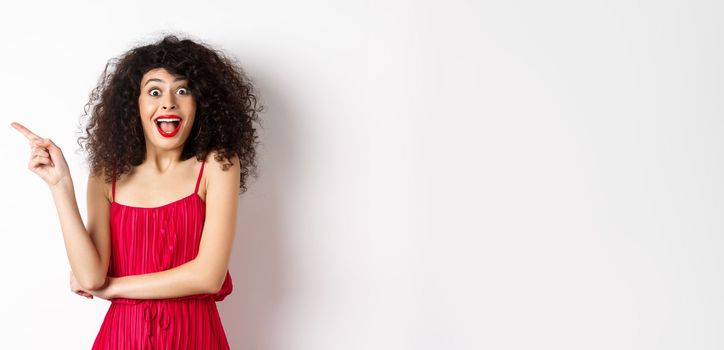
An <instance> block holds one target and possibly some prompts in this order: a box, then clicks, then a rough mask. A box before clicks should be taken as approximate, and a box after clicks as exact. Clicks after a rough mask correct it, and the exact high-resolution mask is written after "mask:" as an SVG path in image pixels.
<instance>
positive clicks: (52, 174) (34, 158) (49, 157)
mask: <svg viewBox="0 0 724 350" xmlns="http://www.w3.org/2000/svg"><path fill="white" fill-rule="evenodd" d="M10 125H12V127H13V128H15V129H16V130H18V131H20V133H22V134H23V135H24V136H25V137H26V138H27V139H28V141H29V142H30V162H29V163H28V169H30V170H31V171H32V172H34V173H36V174H38V176H40V178H42V179H43V181H45V182H46V183H47V184H48V186H49V187H53V186H55V185H57V184H58V183H59V182H60V181H61V180H63V179H64V178H68V179H70V170H69V169H68V163H67V162H66V161H65V157H63V152H62V151H61V150H60V148H59V147H58V146H56V145H55V143H53V141H51V140H50V139H44V138H42V137H40V136H38V135H35V134H34V133H33V132H31V131H30V130H28V128H26V127H24V126H23V125H21V124H20V123H15V122H13V123H11V124H10Z"/></svg>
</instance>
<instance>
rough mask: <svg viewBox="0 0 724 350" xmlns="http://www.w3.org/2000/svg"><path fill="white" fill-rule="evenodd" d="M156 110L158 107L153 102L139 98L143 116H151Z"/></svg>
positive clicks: (144, 117) (139, 107)
mask: <svg viewBox="0 0 724 350" xmlns="http://www.w3.org/2000/svg"><path fill="white" fill-rule="evenodd" d="M155 110H156V107H155V106H154V105H153V103H150V102H148V101H145V100H144V99H139V100H138V112H139V113H140V114H141V118H143V119H148V118H151V117H152V116H153V113H154V111H155Z"/></svg>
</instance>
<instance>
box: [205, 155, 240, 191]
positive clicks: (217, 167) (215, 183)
mask: <svg viewBox="0 0 724 350" xmlns="http://www.w3.org/2000/svg"><path fill="white" fill-rule="evenodd" d="M218 154H219V152H218V151H211V152H209V154H208V155H207V156H206V161H205V163H206V164H205V165H204V174H203V179H202V181H203V182H204V184H205V186H204V187H205V189H206V191H207V192H208V189H209V188H210V187H215V188H220V187H221V188H229V187H231V186H236V187H238V186H239V174H240V173H241V161H240V159H239V156H237V155H234V156H233V157H231V158H223V159H221V160H217V159H216V158H217V156H218Z"/></svg>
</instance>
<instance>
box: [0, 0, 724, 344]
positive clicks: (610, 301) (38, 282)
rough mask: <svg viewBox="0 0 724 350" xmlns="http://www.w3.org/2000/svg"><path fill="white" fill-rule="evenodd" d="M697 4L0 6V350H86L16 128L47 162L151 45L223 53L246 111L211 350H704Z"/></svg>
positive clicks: (91, 331) (708, 222)
mask: <svg viewBox="0 0 724 350" xmlns="http://www.w3.org/2000/svg"><path fill="white" fill-rule="evenodd" d="M723 11H724V5H722V3H721V2H716V1H683V0H675V1H637V2H631V1H561V0H556V1H547V2H539V1H477V2H473V1H467V2H466V1H447V2H442V1H438V2H432V1H417V2H413V1H400V0H388V1H384V2H383V1H355V2H344V1H326V2H324V1H311V2H310V1H306V2H292V1H264V2H254V3H252V2H233V3H232V2H213V1H211V2H191V1H175V2H170V1H169V2H166V1H161V2H141V1H125V2H122V3H114V4H112V5H111V4H102V3H100V2H93V3H91V2H87V3H85V2H80V1H69V2H63V3H47V4H44V3H29V2H26V3H22V4H20V3H16V4H13V5H12V6H10V5H2V7H1V8H0V45H2V46H1V50H2V51H1V52H2V55H0V101H2V112H0V119H1V120H2V125H3V128H0V143H1V146H2V149H3V150H4V151H5V157H4V158H3V160H2V168H3V170H2V181H0V190H1V191H2V199H3V200H2V201H0V220H2V225H3V229H2V234H0V274H1V275H2V288H1V289H0V348H2V349H48V348H53V349H87V348H90V346H91V344H92V343H93V340H94V338H95V335H96V333H97V331H98V329H99V327H100V324H101V322H102V320H103V316H104V315H105V311H106V310H107V308H108V306H109V303H108V302H107V301H104V300H101V299H94V300H87V299H85V298H82V297H80V296H77V295H75V294H73V293H71V291H70V288H69V285H68V271H69V265H68V261H67V257H66V255H65V249H64V245H63V240H62V235H61V232H60V226H59V223H58V219H57V215H56V212H55V208H54V206H53V202H52V198H51V196H50V192H49V191H48V189H47V186H46V185H45V183H43V182H42V180H40V178H38V177H37V176H36V175H35V174H33V173H31V172H30V171H29V170H28V169H27V162H28V157H29V149H28V146H27V142H26V140H25V139H24V138H23V136H22V135H20V134H19V133H17V131H15V130H14V129H13V128H12V127H10V125H9V124H10V122H12V121H17V122H20V123H22V124H24V125H26V126H28V127H29V128H30V129H31V130H33V131H35V132H36V133H38V134H39V135H41V136H44V137H50V138H51V139H53V140H54V141H55V142H56V143H57V144H58V145H59V146H60V147H61V148H62V149H63V151H64V153H65V156H66V158H67V159H68V162H69V165H70V167H71V171H72V174H73V179H74V183H75V189H76V194H77V198H78V203H79V206H80V210H81V213H82V215H83V217H84V219H85V212H86V211H85V206H86V203H85V186H86V180H87V174H88V169H87V164H86V163H85V158H84V155H83V154H82V153H79V152H76V151H77V149H78V145H77V143H76V140H77V137H78V134H77V131H78V122H79V117H80V115H81V114H82V113H83V106H84V104H85V102H86V101H87V97H88V94H89V93H90V90H91V89H92V88H93V87H94V86H95V83H96V81H97V79H98V77H99V76H100V74H101V72H102V70H103V68H104V66H105V63H106V62H107V61H108V59H110V58H111V57H115V56H117V55H119V54H121V53H123V52H124V51H126V50H127V49H129V48H131V47H133V46H136V45H138V44H141V43H147V42H149V41H153V40H155V39H157V38H159V37H160V35H161V34H163V33H179V34H182V35H188V36H190V37H191V38H195V39H199V40H203V41H205V42H207V43H209V44H211V45H213V46H215V47H217V48H220V49H222V50H224V51H225V52H227V53H229V54H231V55H233V56H235V57H236V58H238V60H239V62H240V63H241V64H242V66H243V68H244V69H245V70H246V71H247V73H248V74H249V75H250V76H251V77H252V78H253V79H254V81H255V83H256V86H257V88H258V90H259V93H260V95H261V98H262V100H263V103H264V104H265V106H266V108H267V109H266V111H265V113H264V114H263V115H262V118H263V120H264V122H263V123H264V128H263V129H262V130H261V136H262V139H261V141H262V146H261V147H260V150H259V152H260V153H259V155H260V177H259V179H256V180H253V181H252V182H250V183H249V191H248V192H247V193H245V194H243V195H242V196H241V197H240V199H239V200H240V208H239V213H238V223H237V233H236V234H237V235H236V240H235V242H234V248H233V256H232V261H231V264H230V267H229V269H230V271H231V274H232V278H233V279H234V285H235V289H234V292H233V294H231V295H230V296H229V297H227V299H226V300H224V301H223V302H220V303H219V304H218V307H219V310H220V313H221V316H222V321H223V323H224V327H225V330H226V332H227V335H228V337H229V340H230V342H231V345H232V348H233V349H254V350H256V349H260V350H262V349H263V350H321V349H329V350H338V349H346V350H357V349H360V350H361V349H369V350H372V349H374V350H379V349H390V350H401V349H405V350H408V349H409V350H412V349H421V350H433V349H445V350H447V349H471V350H472V349H684V348H686V349H721V348H722V347H724V335H723V334H724V333H722V332H721V330H722V329H723V328H724V301H723V300H722V295H724V274H722V264H723V263H724V259H723V258H722V254H721V252H722V250H723V248H724V236H722V230H723V229H724V220H723V219H722V215H721V212H720V210H722V209H724V200H723V199H722V198H724V185H723V184H724V182H723V181H722V179H724V151H723V150H724V141H722V138H721V137H720V135H721V134H722V131H723V130H724V121H723V120H722V107H723V106H724V103H723V102H722V101H723V99H722V93H723V92H724V84H723V83H722V82H723V81H724V74H723V73H724V69H723V68H722V61H723V59H724V50H723V49H722V42H724V41H723V40H722V39H724V38H722V36H724V30H723V29H724V28H722V25H721V19H722V14H724V12H723Z"/></svg>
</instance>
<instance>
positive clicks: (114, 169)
mask: <svg viewBox="0 0 724 350" xmlns="http://www.w3.org/2000/svg"><path fill="white" fill-rule="evenodd" d="M115 201H116V167H115V166H114V167H113V190H112V192H111V203H113V202H115Z"/></svg>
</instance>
